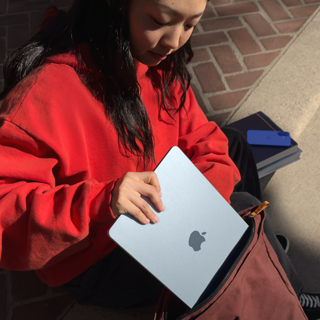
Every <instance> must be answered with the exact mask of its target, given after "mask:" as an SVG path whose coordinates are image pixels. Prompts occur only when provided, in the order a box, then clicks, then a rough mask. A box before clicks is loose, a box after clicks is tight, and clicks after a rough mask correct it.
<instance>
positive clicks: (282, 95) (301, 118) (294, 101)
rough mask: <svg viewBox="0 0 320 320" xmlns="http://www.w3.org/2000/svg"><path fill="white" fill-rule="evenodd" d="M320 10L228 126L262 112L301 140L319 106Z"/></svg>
mask: <svg viewBox="0 0 320 320" xmlns="http://www.w3.org/2000/svg"><path fill="white" fill-rule="evenodd" d="M319 10H320V8H319V9H318V10H317V11H316V12H315V14H314V15H313V16H312V17H311V18H310V20H309V22H308V23H306V25H305V26H304V28H303V29H302V30H301V31H300V33H299V34H297V35H296V38H295V40H294V41H293V42H292V43H291V45H290V46H289V48H288V49H287V51H286V52H285V53H284V54H283V55H282V56H281V57H280V59H279V60H278V61H277V63H276V64H274V66H273V67H272V68H271V69H270V70H269V72H268V73H267V74H266V76H265V77H264V78H263V79H262V81H261V82H260V83H259V84H258V86H257V87H256V88H255V90H254V91H253V92H252V93H251V95H250V96H249V97H248V98H247V100H246V101H244V103H243V104H242V105H241V106H240V108H239V109H238V110H237V111H236V112H235V113H234V114H233V115H232V116H231V118H230V119H229V121H228V123H232V122H234V121H237V120H239V119H242V118H244V117H246V116H248V115H250V114H252V113H255V112H257V111H263V112H265V113H266V114H267V115H268V116H269V117H270V118H271V119H272V120H274V121H275V122H276V123H277V124H278V125H279V126H280V127H281V128H282V129H284V130H287V131H289V132H290V133H291V135H292V137H293V138H294V139H298V137H299V136H300V135H301V133H302V132H303V130H304V128H305V127H306V126H307V124H308V123H309V121H310V120H311V118H312V117H313V115H314V114H315V112H316V110H317V109H318V107H319V106H320V63H319V61H320V40H319V34H320V13H319Z"/></svg>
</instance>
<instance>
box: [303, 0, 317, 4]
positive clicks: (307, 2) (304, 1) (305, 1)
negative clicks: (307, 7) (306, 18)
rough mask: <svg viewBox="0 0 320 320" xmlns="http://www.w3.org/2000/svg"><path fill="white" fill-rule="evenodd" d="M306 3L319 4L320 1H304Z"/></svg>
mask: <svg viewBox="0 0 320 320" xmlns="http://www.w3.org/2000/svg"><path fill="white" fill-rule="evenodd" d="M304 2H305V3H308V4H309V3H318V2H320V0H304Z"/></svg>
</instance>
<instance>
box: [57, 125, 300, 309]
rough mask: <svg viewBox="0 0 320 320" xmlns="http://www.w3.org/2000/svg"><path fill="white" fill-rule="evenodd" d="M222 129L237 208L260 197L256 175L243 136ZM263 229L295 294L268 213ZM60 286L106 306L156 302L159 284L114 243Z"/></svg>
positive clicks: (294, 279)
mask: <svg viewBox="0 0 320 320" xmlns="http://www.w3.org/2000/svg"><path fill="white" fill-rule="evenodd" d="M223 131H224V133H225V134H226V136H227V137H228V139H229V152H230V156H231V158H232V159H233V161H234V162H235V164H236V165H237V167H238V168H239V171H240V173H241V177H242V180H241V181H240V182H239V183H238V184H237V185H236V187H235V191H237V192H234V193H233V194H232V195H231V205H232V207H233V208H234V209H235V210H236V211H237V212H239V211H242V210H244V209H246V208H248V207H251V206H256V205H259V204H260V203H261V202H260V200H258V199H261V192H260V185H259V179H258V174H257V170H256V166H255V162H254V159H253V156H252V153H251V149H250V146H249V145H248V143H247V142H246V139H245V138H244V137H243V135H242V134H241V133H240V132H239V131H237V130H234V129H230V128H228V129H223ZM239 191H240V192H239ZM243 191H246V192H243ZM249 193H251V194H249ZM264 230H265V234H266V235H267V237H268V239H269V241H270V243H271V245H272V246H273V248H274V250H275V252H276V253H277V255H278V258H279V261H280V263H281V265H282V267H283V269H284V270H285V272H286V274H287V276H288V278H289V280H290V282H291V284H292V286H293V288H294V290H295V292H296V293H297V294H299V292H300V291H301V288H302V282H301V280H300V277H299V276H298V274H297V273H296V271H295V269H294V267H293V265H292V263H291V261H290V260H289V258H288V256H287V255H286V253H285V252H284V250H283V249H282V247H281V245H280V243H279V242H278V240H277V238H276V236H275V234H274V233H273V231H272V229H271V227H270V224H269V222H268V215H267V219H266V220H265V224H264ZM63 288H64V289H65V290H67V291H69V292H71V293H73V294H74V295H75V297H76V299H77V301H78V303H80V304H93V305H98V306H100V307H106V308H134V307H142V306H148V305H152V304H156V303H157V300H158V298H159V296H160V293H161V291H162V288H163V286H162V284H161V283H160V282H159V281H158V280H156V279H155V278H154V277H153V276H152V275H150V273H149V272H147V271H146V270H145V269H144V268H143V267H142V266H141V265H140V264H138V263H137V262H136V261H135V260H134V259H132V258H131V257H130V256H129V255H128V254H126V253H125V252H124V251H123V250H122V249H121V248H119V247H118V248H117V249H115V250H114V251H113V252H112V253H111V254H109V255H108V256H106V257H105V258H103V259H101V260H100V261H98V262H97V263H96V264H95V265H93V266H92V267H91V268H89V269H88V270H86V271H85V272H83V273H82V274H80V275H79V276H78V277H76V278H75V279H73V280H71V281H70V282H68V283H67V284H65V285H63Z"/></svg>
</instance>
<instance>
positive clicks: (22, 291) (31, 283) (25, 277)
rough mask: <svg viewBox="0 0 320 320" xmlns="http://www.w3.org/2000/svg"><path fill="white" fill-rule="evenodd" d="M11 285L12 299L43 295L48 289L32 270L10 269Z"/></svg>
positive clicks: (18, 299) (17, 299)
mask: <svg viewBox="0 0 320 320" xmlns="http://www.w3.org/2000/svg"><path fill="white" fill-rule="evenodd" d="M11 285H12V296H13V299H14V301H20V300H26V299H30V298H36V297H39V296H43V295H45V294H46V293H47V289H48V286H47V285H45V284H44V283H43V282H42V281H41V280H40V279H39V278H38V277H37V275H36V274H35V272H34V271H11Z"/></svg>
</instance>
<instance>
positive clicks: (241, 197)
mask: <svg viewBox="0 0 320 320" xmlns="http://www.w3.org/2000/svg"><path fill="white" fill-rule="evenodd" d="M230 201H231V206H232V207H233V209H234V210H236V211H237V212H239V211H242V210H244V209H247V208H249V207H253V206H260V204H261V201H260V200H258V199H257V198H256V197H254V196H253V195H251V194H250V193H248V192H233V193H232V194H231V196H230Z"/></svg>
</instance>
